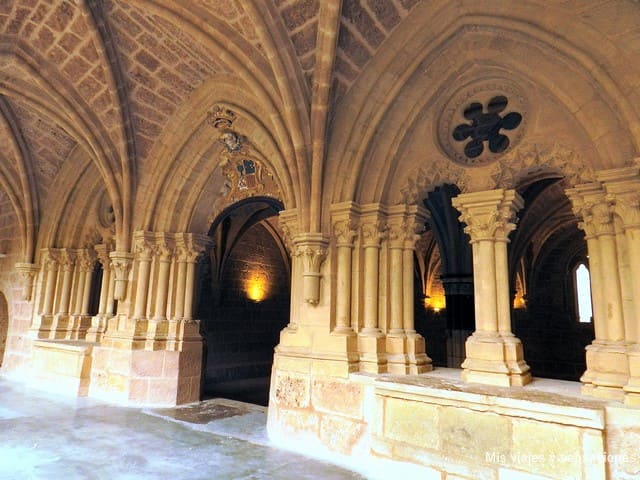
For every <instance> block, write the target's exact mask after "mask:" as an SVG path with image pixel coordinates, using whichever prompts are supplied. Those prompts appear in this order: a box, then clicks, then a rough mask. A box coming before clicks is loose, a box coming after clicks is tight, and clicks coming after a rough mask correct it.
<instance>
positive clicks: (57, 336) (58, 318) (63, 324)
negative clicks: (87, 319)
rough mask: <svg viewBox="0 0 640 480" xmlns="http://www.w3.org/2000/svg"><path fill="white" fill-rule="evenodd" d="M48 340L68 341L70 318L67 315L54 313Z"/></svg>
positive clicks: (69, 336)
mask: <svg viewBox="0 0 640 480" xmlns="http://www.w3.org/2000/svg"><path fill="white" fill-rule="evenodd" d="M49 338H50V339H52V340H68V339H70V338H71V317H70V316H69V314H68V313H56V314H55V315H54V316H53V325H52V326H51V332H50V333H49Z"/></svg>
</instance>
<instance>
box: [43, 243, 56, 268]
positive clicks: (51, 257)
mask: <svg viewBox="0 0 640 480" xmlns="http://www.w3.org/2000/svg"><path fill="white" fill-rule="evenodd" d="M59 261H60V254H59V251H57V250H53V249H51V248H50V249H47V250H44V258H43V260H42V263H43V266H44V269H45V271H47V272H51V271H56V270H58V265H59Z"/></svg>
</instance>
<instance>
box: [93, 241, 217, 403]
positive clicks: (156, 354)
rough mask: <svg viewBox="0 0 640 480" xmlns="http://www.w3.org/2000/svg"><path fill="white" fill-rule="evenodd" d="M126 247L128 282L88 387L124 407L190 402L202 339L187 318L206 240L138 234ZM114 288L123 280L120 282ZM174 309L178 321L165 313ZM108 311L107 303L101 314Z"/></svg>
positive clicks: (96, 352) (196, 380)
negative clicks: (176, 263) (131, 256)
mask: <svg viewBox="0 0 640 480" xmlns="http://www.w3.org/2000/svg"><path fill="white" fill-rule="evenodd" d="M133 243H134V246H135V250H136V254H135V264H134V269H133V273H132V276H133V277H135V281H132V282H130V286H131V288H129V289H128V292H126V293H125V297H124V298H123V301H124V303H126V305H127V306H126V307H123V308H118V313H117V315H116V316H114V317H113V318H110V319H109V322H108V328H107V330H106V332H105V334H104V336H103V338H102V342H101V344H100V345H98V346H95V347H94V349H93V352H94V354H93V359H94V362H95V364H94V367H93V368H92V371H91V383H90V387H89V388H90V389H91V392H92V395H94V396H96V397H99V398H108V399H116V400H118V401H125V402H127V403H132V404H140V403H142V404H155V405H162V404H164V405H175V404H182V403H189V402H193V401H197V400H198V399H199V396H200V380H201V368H202V337H201V336H200V326H199V321H198V320H195V319H193V318H192V317H193V298H194V293H195V284H196V283H195V274H196V270H195V265H196V262H197V258H198V256H199V255H200V254H201V252H202V250H203V249H204V245H205V244H206V239H205V238H202V239H201V238H196V236H195V235H193V234H189V233H164V232H141V231H139V232H135V233H134V242H133ZM176 250H177V252H178V253H179V256H180V260H182V261H183V265H184V268H183V269H182V272H181V273H180V272H178V273H175V274H174V275H172V271H174V272H176V271H177V270H179V267H178V268H174V269H173V270H172V268H171V262H172V258H175V254H176ZM119 257H120V256H119ZM112 258H113V256H112ZM124 258H125V259H126V258H127V257H126V256H124ZM125 267H126V266H125ZM177 277H179V278H177ZM172 279H173V281H172ZM120 281H125V282H127V281H128V279H127V278H126V277H125V276H121V277H120ZM109 284H110V285H113V282H109ZM109 291H111V292H112V291H114V289H111V288H110V289H109ZM121 293H122V292H121ZM114 296H115V292H114ZM177 297H180V298H177ZM170 298H171V299H172V300H171V301H172V304H171V306H170V305H169V300H168V299H170ZM174 302H175V303H174ZM174 304H175V310H176V313H179V315H180V318H176V316H175V313H172V311H173V310H174ZM130 305H133V308H129V306H130ZM109 308H110V307H109V305H108V303H107V305H106V311H107V312H105V313H108V311H109ZM178 310H180V311H178ZM149 317H150V318H149ZM169 317H170V318H169ZM170 321H171V327H172V330H171V332H170V331H169V326H170V323H169V322H170Z"/></svg>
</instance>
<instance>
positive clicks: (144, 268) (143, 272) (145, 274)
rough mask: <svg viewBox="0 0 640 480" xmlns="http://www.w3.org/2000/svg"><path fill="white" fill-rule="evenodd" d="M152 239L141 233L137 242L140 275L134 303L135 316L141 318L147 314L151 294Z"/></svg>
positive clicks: (136, 318) (137, 260)
mask: <svg viewBox="0 0 640 480" xmlns="http://www.w3.org/2000/svg"><path fill="white" fill-rule="evenodd" d="M152 247H153V244H152V239H149V238H147V237H146V236H145V235H139V236H138V238H137V242H136V263H137V264H138V265H137V266H138V275H137V279H136V294H135V302H134V304H133V318H134V319H135V320H141V319H144V318H146V316H147V298H148V294H149V280H150V278H149V276H150V274H151V255H152V253H153V249H152Z"/></svg>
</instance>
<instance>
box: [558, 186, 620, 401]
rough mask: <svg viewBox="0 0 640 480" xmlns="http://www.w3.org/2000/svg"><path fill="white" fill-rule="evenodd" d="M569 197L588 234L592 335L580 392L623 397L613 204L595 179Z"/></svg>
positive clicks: (574, 190)
mask: <svg viewBox="0 0 640 480" xmlns="http://www.w3.org/2000/svg"><path fill="white" fill-rule="evenodd" d="M567 196H568V197H569V199H570V200H571V202H572V205H573V211H574V213H575V214H576V216H577V217H578V218H580V219H581V220H582V221H581V222H579V224H578V226H579V227H580V228H581V229H582V230H584V231H585V237H586V238H587V248H588V250H589V251H588V253H589V265H590V274H591V292H592V301H593V314H594V318H593V321H594V328H595V334H596V339H595V341H594V342H593V343H592V344H591V345H589V346H588V347H587V350H586V360H587V371H586V372H585V373H584V375H583V376H582V378H581V379H580V380H581V382H582V383H583V387H582V392H583V393H585V394H588V395H593V396H598V397H605V398H618V399H622V398H623V393H624V392H623V390H622V387H623V386H624V385H626V383H627V382H628V379H629V366H628V361H627V355H626V351H627V345H626V342H625V333H624V318H623V310H622V294H621V288H620V277H619V274H620V272H619V264H618V252H617V249H616V238H615V228H614V221H613V215H612V213H613V212H612V204H611V201H610V199H607V196H606V194H605V191H604V189H603V187H602V185H601V184H599V183H591V184H586V185H578V186H576V187H575V188H573V189H570V190H567Z"/></svg>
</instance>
